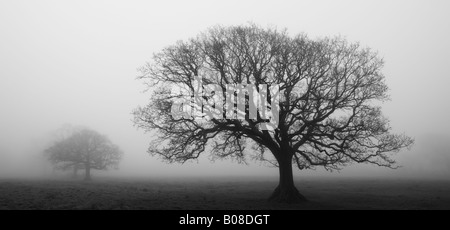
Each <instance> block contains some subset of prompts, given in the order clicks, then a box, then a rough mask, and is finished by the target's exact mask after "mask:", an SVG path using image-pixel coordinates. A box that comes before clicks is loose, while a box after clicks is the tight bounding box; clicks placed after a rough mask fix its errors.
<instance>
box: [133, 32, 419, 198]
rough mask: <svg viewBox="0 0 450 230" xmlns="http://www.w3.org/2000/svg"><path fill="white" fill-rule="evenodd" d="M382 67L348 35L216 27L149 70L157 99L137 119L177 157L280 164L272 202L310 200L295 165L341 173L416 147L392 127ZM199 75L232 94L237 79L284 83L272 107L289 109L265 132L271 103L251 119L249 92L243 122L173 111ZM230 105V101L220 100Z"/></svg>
mask: <svg viewBox="0 0 450 230" xmlns="http://www.w3.org/2000/svg"><path fill="white" fill-rule="evenodd" d="M382 67H383V61H382V60H381V59H380V58H379V57H378V55H377V53H375V52H373V51H371V50H370V49H369V48H363V47H361V46H360V45H359V44H357V43H349V42H347V41H346V40H345V39H343V38H340V37H337V38H323V39H310V38H308V37H307V36H306V35H303V34H300V35H297V36H290V35H288V34H287V32H286V31H278V30H276V29H264V28H261V27H258V26H255V25H248V26H231V27H220V26H219V27H214V28H212V29H209V30H207V31H206V32H204V33H201V34H200V35H198V36H197V37H196V38H193V39H190V40H188V41H180V42H177V43H176V44H174V45H171V46H168V47H166V48H165V49H163V50H162V51H161V52H159V53H156V54H155V55H154V57H153V60H152V61H151V62H149V63H147V65H145V66H144V67H142V70H141V71H142V76H141V77H140V79H143V80H144V82H145V84H146V85H148V87H149V90H150V91H151V92H152V97H151V99H150V102H149V104H148V105H147V106H145V107H139V108H137V109H136V110H135V111H134V116H135V124H136V125H137V126H138V127H140V128H143V129H144V130H147V131H156V132H155V138H154V139H153V140H152V141H151V143H150V147H149V149H148V151H149V153H151V154H153V155H159V156H162V157H163V159H165V160H167V161H169V162H186V161H188V160H191V159H196V158H198V157H199V156H200V154H201V153H202V152H205V150H207V149H208V150H207V151H210V152H211V153H212V154H213V156H215V157H220V158H225V157H229V158H235V159H238V160H239V161H245V160H246V159H248V158H249V157H248V156H252V157H256V158H257V159H261V160H267V161H270V162H271V163H273V164H274V165H276V166H278V167H279V176H280V178H279V185H278V187H277V188H276V189H275V191H274V192H273V194H272V195H271V196H270V200H272V201H277V202H299V201H303V200H305V198H304V197H303V196H302V195H301V194H300V193H299V192H298V190H297V189H296V188H295V186H294V180H293V170H292V165H293V164H294V165H295V166H297V167H298V168H299V169H301V170H302V169H313V168H316V167H324V168H325V169H327V170H339V169H341V168H342V166H346V165H348V164H350V163H352V162H357V163H370V164H375V165H378V166H384V167H390V168H395V167H397V165H396V162H395V161H394V159H392V156H391V154H392V153H395V152H398V151H399V150H401V149H402V148H405V147H409V146H411V145H412V143H413V140H412V139H411V138H409V137H407V136H405V135H397V134H392V133H391V132H390V129H391V128H390V126H389V122H388V120H387V119H386V118H385V117H384V116H383V115H382V113H381V107H380V102H383V101H385V100H387V99H388V95H387V91H388V87H387V86H386V84H385V81H384V76H383V74H382V72H381V69H382ZM198 77H201V84H202V85H204V86H205V85H211V84H214V85H218V86H220V88H221V91H222V93H223V94H224V95H223V97H222V98H225V97H226V95H225V93H226V92H227V84H228V85H230V84H241V83H242V84H254V85H256V89H257V90H259V89H260V88H259V86H262V85H268V86H270V85H278V86H279V90H280V94H281V97H280V100H279V103H278V104H276V105H274V106H275V107H273V106H271V104H270V102H271V100H270V99H271V98H274V97H275V95H271V94H270V93H269V94H268V96H267V97H266V99H267V103H266V104H267V109H272V111H273V110H275V109H276V110H278V112H279V122H278V124H277V126H276V127H275V128H274V129H268V130H267V129H266V130H265V129H262V126H261V123H264V122H267V119H263V118H264V116H263V115H262V114H261V111H263V110H264V109H262V110H258V113H257V117H256V119H255V118H254V117H253V118H251V119H250V117H249V115H248V111H249V110H248V108H249V103H248V102H249V101H250V100H249V96H248V94H246V96H245V101H246V103H245V111H246V112H247V114H246V115H245V116H244V117H241V118H240V119H224V118H228V117H226V116H223V118H222V119H220V116H219V118H214V117H213V118H210V119H198V117H197V118H196V117H194V116H193V117H186V116H184V117H174V116H172V112H173V111H172V110H173V104H174V103H177V100H179V98H181V97H186V95H182V93H181V92H182V90H181V89H188V90H190V91H191V92H194V91H195V87H196V85H195V83H194V82H195V79H196V78H198ZM204 90H205V93H203V94H202V95H201V98H200V99H203V100H204V101H205V102H206V104H207V103H208V98H210V97H211V96H213V95H214V93H215V92H219V93H220V90H216V91H215V92H214V90H213V91H208V90H206V89H204ZM208 93H209V94H208ZM234 95H236V92H235V93H234ZM191 96H193V97H192V98H195V95H191ZM194 100H195V99H194ZM235 102H236V101H235ZM236 104H237V103H235V105H236ZM221 106H226V103H225V102H224V104H222V105H221V104H216V105H214V106H213V107H215V108H219V107H221ZM197 109H198V108H197ZM200 109H201V108H200ZM204 110H205V106H203V112H205V111H204ZM201 111H202V110H200V112H201ZM224 113H225V112H224ZM208 146H211V147H210V148H208ZM249 146H251V147H252V148H250V149H249V148H248V147H249ZM268 152H270V153H271V154H272V155H273V156H272V157H270V156H267V153H268Z"/></svg>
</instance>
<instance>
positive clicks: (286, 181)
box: [269, 153, 306, 203]
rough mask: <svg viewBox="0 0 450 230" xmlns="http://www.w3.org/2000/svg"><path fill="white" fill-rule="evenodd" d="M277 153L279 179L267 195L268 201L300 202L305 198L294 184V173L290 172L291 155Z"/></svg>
mask: <svg viewBox="0 0 450 230" xmlns="http://www.w3.org/2000/svg"><path fill="white" fill-rule="evenodd" d="M283 154H284V153H282V154H278V155H279V157H278V158H279V159H278V169H279V172H280V181H279V184H278V186H277V188H275V191H273V193H272V195H271V196H270V197H269V201H272V202H277V203H301V202H304V201H306V198H305V197H304V196H303V195H302V194H300V193H299V192H298V190H297V188H295V185H294V175H293V173H292V155H290V154H285V155H283Z"/></svg>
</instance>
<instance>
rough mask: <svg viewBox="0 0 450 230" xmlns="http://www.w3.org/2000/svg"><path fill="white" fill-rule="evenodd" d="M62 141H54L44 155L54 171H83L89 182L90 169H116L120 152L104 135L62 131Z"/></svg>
mask: <svg viewBox="0 0 450 230" xmlns="http://www.w3.org/2000/svg"><path fill="white" fill-rule="evenodd" d="M63 133H64V134H65V135H63V136H62V137H63V138H62V139H60V140H58V141H56V143H54V144H53V145H52V146H51V147H49V148H48V149H46V151H45V153H46V156H47V157H48V159H49V161H50V162H51V163H52V164H53V166H54V168H55V169H61V170H69V169H73V172H74V175H76V173H77V171H78V170H79V169H84V170H85V172H86V173H85V180H91V169H97V170H107V169H109V168H111V167H113V168H117V167H118V164H119V162H120V160H121V159H122V155H123V153H122V151H121V150H120V148H119V147H118V146H117V145H114V144H113V143H111V141H110V140H109V139H108V138H107V137H106V136H104V135H101V134H99V133H97V132H96V131H93V130H90V129H79V130H75V131H73V132H72V133H71V134H68V133H69V132H67V129H64V132H63Z"/></svg>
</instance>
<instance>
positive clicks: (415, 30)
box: [0, 0, 450, 177]
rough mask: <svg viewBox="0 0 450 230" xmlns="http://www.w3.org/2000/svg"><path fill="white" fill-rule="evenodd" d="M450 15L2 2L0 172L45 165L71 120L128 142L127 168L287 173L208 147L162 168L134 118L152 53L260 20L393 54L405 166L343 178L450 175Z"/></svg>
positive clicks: (299, 7) (268, 4)
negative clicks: (54, 137) (43, 157)
mask: <svg viewBox="0 0 450 230" xmlns="http://www.w3.org/2000/svg"><path fill="white" fill-rule="evenodd" d="M449 10H450V1H448V0H442V1H437V0H429V1H426V0H423V1H398V0H397V1H392V0H391V1H357V0H355V1H331V0H330V1H312V0H311V1H281V0H280V1H131V0H127V1H125V0H123V1H114V0H104V1H99V0H89V1H87V0H86V1H80V0H78V1H66V0H54V1H49V0H39V1H36V0H1V1H0V112H1V115H0V174H1V173H3V174H6V173H12V172H17V171H22V170H23V169H25V168H27V169H28V168H33V169H36V168H39V167H40V166H36V165H35V164H34V166H33V167H31V166H30V165H31V164H33V163H32V162H35V161H36V162H37V161H38V159H39V155H40V153H39V151H41V150H42V148H44V147H45V145H46V144H47V142H48V139H49V135H50V133H51V132H52V131H53V130H55V129H57V128H59V127H60V126H61V125H63V124H66V123H70V124H73V125H83V126H89V127H91V128H93V129H95V130H97V131H99V132H101V133H104V134H107V135H108V136H109V137H110V139H111V140H112V141H113V142H115V143H117V144H118V145H120V146H121V148H122V149H123V150H124V152H125V158H124V161H123V163H122V165H121V170H120V171H119V172H117V173H122V175H125V174H126V175H132V174H141V175H150V176H164V175H173V176H177V175H272V176H274V177H275V176H278V174H277V170H276V169H273V168H267V167H264V166H260V165H259V164H255V163H252V164H251V165H250V166H245V165H237V164H235V163H232V162H230V161H223V162H221V161H219V162H216V163H214V164H212V163H210V162H209V161H208V154H205V157H203V158H201V159H200V160H199V163H198V164H197V163H195V162H194V163H188V164H186V165H183V166H180V165H178V164H176V165H168V164H165V163H162V162H161V161H160V160H159V159H158V158H157V157H150V156H148V154H147V153H146V149H147V147H148V139H149V135H150V134H144V133H143V131H142V130H137V129H136V128H134V127H133V124H132V122H131V120H132V115H131V111H132V110H133V109H134V108H136V107H137V106H138V105H145V103H146V102H147V101H148V98H149V94H145V93H143V90H144V89H145V87H144V85H143V84H142V82H140V81H138V80H135V78H136V76H137V75H138V74H139V73H138V71H137V70H136V69H137V68H138V67H140V66H142V65H143V64H145V62H146V61H150V60H151V57H152V54H153V53H154V52H158V51H160V50H161V49H162V48H164V47H165V46H168V45H171V44H173V43H174V42H176V41H177V40H183V39H188V38H190V37H193V36H196V35H197V34H198V33H199V32H202V31H204V30H205V29H207V28H208V27H211V26H214V25H218V24H220V25H225V26H226V25H240V24H246V23H248V22H253V23H256V24H258V25H261V26H263V27H266V26H276V27H278V28H287V29H288V32H289V33H290V34H292V35H294V34H297V33H301V32H304V33H306V34H308V35H309V36H310V37H312V38H316V37H323V36H335V35H342V36H345V37H346V38H347V39H348V40H349V41H352V42H360V43H361V44H362V45H363V46H368V47H371V48H372V49H374V50H376V51H378V52H379V55H380V56H381V57H383V58H384V60H385V62H386V65H385V68H384V74H385V75H386V82H387V84H388V86H389V87H390V95H391V97H392V100H391V101H390V102H387V103H385V104H384V105H383V108H384V113H385V115H386V116H387V117H389V118H390V120H391V126H392V127H393V130H394V131H395V132H399V133H403V132H404V133H406V134H408V135H410V136H412V137H414V138H415V139H416V145H415V146H414V148H413V149H412V151H410V152H407V151H403V152H401V153H399V154H398V156H397V157H396V159H397V160H398V161H399V163H400V164H401V165H403V166H404V167H403V168H401V169H399V170H396V171H392V170H387V169H378V168H375V167H367V166H362V167H361V166H359V167H351V168H350V169H345V170H343V171H342V172H341V173H340V174H339V175H350V176H351V175H356V174H355V173H357V175H389V176H408V175H410V176H411V175H418V176H424V175H428V176H430V177H433V176H446V175H450V154H449V150H450V123H449V122H448V120H447V117H448V114H449V112H450V103H449V102H447V99H450V90H448V88H449V87H450V76H449V73H448V71H449V67H450V58H449V54H450V43H449V41H450V31H449V30H450V14H449V13H448V12H449ZM6 169H8V170H6ZM39 170H40V169H39ZM42 170H43V171H45V169H42ZM297 174H298V175H305V174H308V175H314V174H320V175H324V174H326V173H324V172H321V171H320V170H319V171H315V172H307V173H305V172H299V173H297ZM326 175H328V174H326Z"/></svg>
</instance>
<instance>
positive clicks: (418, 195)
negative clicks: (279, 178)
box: [0, 178, 450, 210]
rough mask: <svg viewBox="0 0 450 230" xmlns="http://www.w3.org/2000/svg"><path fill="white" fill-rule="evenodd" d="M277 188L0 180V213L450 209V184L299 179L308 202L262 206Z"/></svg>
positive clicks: (243, 183) (237, 182)
mask: <svg viewBox="0 0 450 230" xmlns="http://www.w3.org/2000/svg"><path fill="white" fill-rule="evenodd" d="M276 184H277V182H276V181H275V180H263V179H261V178H259V179H253V178H244V179H242V178H241V179H234V178H221V179H214V178H211V179H207V178H203V179H192V178H190V179H178V180H175V179H168V180H163V179H118V180H112V179H105V178H103V179H102V178H96V180H94V181H92V182H83V181H80V180H55V179H53V180H23V179H22V180H7V179H2V180H0V209H243V210H252V209H257V210H258V209H450V181H425V180H422V181H421V180H393V179H388V180H382V179H313V178H308V179H301V180H298V181H297V182H296V184H297V188H298V189H299V190H300V192H301V193H302V194H303V195H305V196H306V197H307V198H308V199H309V202H307V203H304V204H296V205H289V204H272V203H268V202H266V198H267V197H268V196H269V195H270V194H271V192H272V191H273V189H274V188H275V186H276Z"/></svg>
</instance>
